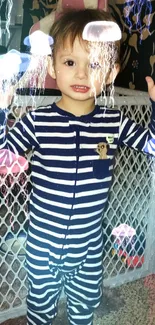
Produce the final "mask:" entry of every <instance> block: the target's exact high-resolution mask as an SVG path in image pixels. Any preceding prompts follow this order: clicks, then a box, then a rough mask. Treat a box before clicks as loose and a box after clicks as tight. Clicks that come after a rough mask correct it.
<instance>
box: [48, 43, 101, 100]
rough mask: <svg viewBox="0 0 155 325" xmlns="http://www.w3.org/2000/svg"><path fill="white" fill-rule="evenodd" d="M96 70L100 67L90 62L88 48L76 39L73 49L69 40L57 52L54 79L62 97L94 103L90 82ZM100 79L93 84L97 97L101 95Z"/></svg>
mask: <svg viewBox="0 0 155 325" xmlns="http://www.w3.org/2000/svg"><path fill="white" fill-rule="evenodd" d="M94 69H99V66H98V65H97V64H93V62H92V63H91V62H90V59H89V52H88V51H87V48H86V46H83V45H82V41H81V42H80V40H79V39H78V38H76V39H75V42H74V44H73V47H72V46H71V44H70V42H69V40H67V41H66V42H65V46H64V47H60V48H59V49H58V50H57V52H56V54H55V60H54V71H53V73H52V77H53V78H55V79H56V81H57V85H58V88H59V89H60V90H61V92H62V97H66V98H70V99H72V100H75V101H87V100H88V101H90V100H91V101H94V91H93V89H92V85H91V80H90V76H91V72H92V71H93V72H94ZM98 79H99V80H94V82H93V86H94V87H95V90H96V91H95V92H96V96H98V95H99V94H100V93H101V84H102V80H101V79H102V78H98Z"/></svg>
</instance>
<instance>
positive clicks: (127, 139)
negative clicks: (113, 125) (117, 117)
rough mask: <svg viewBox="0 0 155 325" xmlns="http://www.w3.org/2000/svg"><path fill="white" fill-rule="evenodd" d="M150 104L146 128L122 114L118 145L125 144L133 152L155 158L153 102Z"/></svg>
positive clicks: (154, 105)
mask: <svg viewBox="0 0 155 325" xmlns="http://www.w3.org/2000/svg"><path fill="white" fill-rule="evenodd" d="M151 103H152V114H151V119H150V123H149V125H148V128H143V127H142V126H141V125H139V124H136V123H135V122H134V121H132V120H130V119H129V118H128V117H127V116H125V115H123V114H122V117H121V123H120V130H119V140H118V145H120V146H121V145H122V144H125V145H126V146H128V147H131V148H133V149H135V150H138V151H142V152H144V153H146V154H151V155H153V156H155V102H153V101H151Z"/></svg>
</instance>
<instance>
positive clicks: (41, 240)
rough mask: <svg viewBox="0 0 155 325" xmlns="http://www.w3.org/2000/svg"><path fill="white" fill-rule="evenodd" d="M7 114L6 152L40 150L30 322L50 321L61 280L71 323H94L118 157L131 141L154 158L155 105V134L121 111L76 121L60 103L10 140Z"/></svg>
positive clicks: (29, 118) (33, 203) (154, 125)
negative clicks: (103, 150)
mask: <svg viewBox="0 0 155 325" xmlns="http://www.w3.org/2000/svg"><path fill="white" fill-rule="evenodd" d="M4 115H5V114H2V112H1V114H0V121H1V124H2V126H1V135H0V141H1V148H4V147H5V148H7V149H10V150H11V151H13V152H18V153H19V154H23V152H24V151H26V150H27V149H32V150H33V158H32V182H33V190H32V193H31V200H30V223H29V232H28V239H27V270H28V277H29V283H30V289H29V294H28V299H27V303H28V324H29V325H41V324H48V323H50V320H51V319H52V318H53V317H54V316H55V314H56V306H57V299H58V297H59V294H60V290H61V286H62V283H63V284H64V286H65V291H66V294H67V299H68V311H69V319H70V324H72V325H79V324H82V325H84V324H86V325H88V324H92V314H93V308H95V307H96V306H98V304H99V301H100V297H101V283H102V280H101V279H102V250H103V238H102V212H103V209H104V205H105V202H106V200H107V196H108V191H109V188H110V185H111V181H112V172H113V165H114V157H115V152H116V149H117V147H118V146H119V145H122V144H125V145H128V146H130V147H133V148H134V149H136V150H141V151H143V152H146V153H149V152H150V153H151V154H154V155H155V150H154V139H155V132H154V130H155V103H153V111H152V119H151V123H150V128H149V129H144V128H142V127H141V126H139V125H137V124H136V123H134V122H133V121H131V120H129V119H128V118H127V117H125V116H124V115H123V114H121V112H120V111H119V110H110V109H107V108H105V107H99V106H96V107H95V110H94V111H93V112H92V113H90V114H88V115H84V116H81V117H76V116H74V115H72V114H71V113H68V112H65V111H63V110H62V109H60V108H58V107H57V105H56V104H55V103H54V104H52V105H50V106H47V107H40V108H38V109H37V110H35V111H32V112H30V113H28V114H27V115H26V116H25V117H24V118H23V119H22V120H21V121H20V122H18V123H17V124H16V126H15V127H14V128H13V130H11V131H10V132H9V133H8V135H7V138H5V123H4ZM109 139H110V140H109ZM100 143H104V144H108V150H107V154H106V159H99V158H100V156H99V153H98V152H97V151H96V150H97V147H98V144H100ZM89 270H90V271H89ZM82 310H83V311H82Z"/></svg>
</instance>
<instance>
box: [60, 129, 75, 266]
mask: <svg viewBox="0 0 155 325" xmlns="http://www.w3.org/2000/svg"><path fill="white" fill-rule="evenodd" d="M79 144H80V135H79V130H78V131H76V152H77V155H76V172H75V183H74V193H73V202H72V207H71V214H70V217H69V220H68V223H69V221H70V220H71V217H72V213H73V206H74V201H75V191H76V183H77V172H78V164H79ZM68 228H69V224H68V226H67V229H66V235H65V238H64V240H65V239H66V236H67V233H68ZM64 245H65V244H64ZM64 245H63V246H62V251H63V249H64ZM61 259H62V255H61V256H60V260H61Z"/></svg>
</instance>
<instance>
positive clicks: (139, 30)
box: [108, 0, 155, 91]
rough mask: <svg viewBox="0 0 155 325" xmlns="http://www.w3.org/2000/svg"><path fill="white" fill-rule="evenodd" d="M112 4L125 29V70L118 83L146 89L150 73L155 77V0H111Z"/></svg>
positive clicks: (123, 62) (110, 5)
mask: <svg viewBox="0 0 155 325" xmlns="http://www.w3.org/2000/svg"><path fill="white" fill-rule="evenodd" d="M140 3H143V6H142V10H141V11H140V10H139V12H141V14H140V15H139V23H138V22H136V18H137V17H138V16H137V14H138V5H139V6H140ZM108 4H109V10H110V11H111V13H112V15H113V16H114V18H115V19H116V21H117V22H118V24H119V26H120V28H121V29H122V31H123V39H122V45H121V58H122V71H121V73H120V74H119V76H118V77H117V79H116V85H117V86H120V87H125V88H130V89H136V90H144V91H145V90H147V85H146V81H145V77H146V76H147V75H149V76H151V77H152V78H153V79H154V80H155V0H153V1H149V0H141V1H140V0H133V1H129V0H109V2H108ZM151 7H152V10H151V14H150V15H149V12H150V9H149V8H151Z"/></svg>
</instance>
